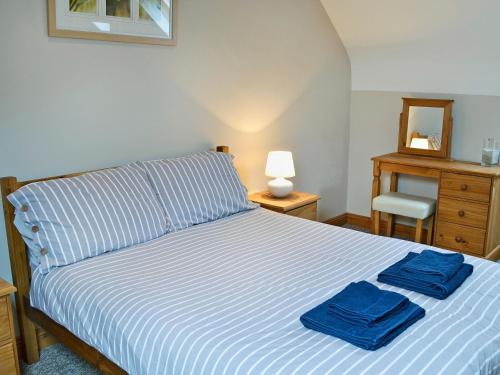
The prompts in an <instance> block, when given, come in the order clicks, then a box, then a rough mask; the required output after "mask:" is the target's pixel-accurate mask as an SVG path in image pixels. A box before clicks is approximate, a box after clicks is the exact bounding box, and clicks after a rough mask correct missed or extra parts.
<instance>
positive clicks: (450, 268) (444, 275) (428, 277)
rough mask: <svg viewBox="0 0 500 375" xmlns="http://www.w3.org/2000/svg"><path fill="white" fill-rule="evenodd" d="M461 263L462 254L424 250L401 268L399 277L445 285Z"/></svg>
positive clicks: (462, 261) (462, 259)
mask: <svg viewBox="0 0 500 375" xmlns="http://www.w3.org/2000/svg"><path fill="white" fill-rule="evenodd" d="M463 263H464V256H463V255H462V254H458V253H451V254H443V253H438V252H437V251H434V250H424V251H422V252H421V253H420V254H418V255H417V256H416V257H415V258H413V259H412V260H410V261H408V262H406V263H405V264H403V265H402V266H401V275H404V276H406V277H408V278H410V279H417V280H422V281H427V282H435V283H445V282H447V281H448V280H450V279H451V278H452V277H453V276H454V275H455V274H456V273H457V271H458V270H459V269H460V267H461V266H462V264H463Z"/></svg>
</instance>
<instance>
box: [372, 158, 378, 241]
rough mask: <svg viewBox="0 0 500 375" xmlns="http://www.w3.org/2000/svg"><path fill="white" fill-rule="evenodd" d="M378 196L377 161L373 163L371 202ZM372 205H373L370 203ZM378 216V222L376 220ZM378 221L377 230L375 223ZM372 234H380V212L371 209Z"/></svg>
mask: <svg viewBox="0 0 500 375" xmlns="http://www.w3.org/2000/svg"><path fill="white" fill-rule="evenodd" d="M379 195H380V162H379V161H378V160H374V161H373V183H372V202H373V198H375V197H378V196H379ZM372 204H373V203H372ZM377 216H378V220H376V218H377ZM377 221H378V224H377V228H376V225H375V224H376V222H377ZM371 226H372V233H373V234H379V232H380V212H377V211H374V210H373V209H372V222H371Z"/></svg>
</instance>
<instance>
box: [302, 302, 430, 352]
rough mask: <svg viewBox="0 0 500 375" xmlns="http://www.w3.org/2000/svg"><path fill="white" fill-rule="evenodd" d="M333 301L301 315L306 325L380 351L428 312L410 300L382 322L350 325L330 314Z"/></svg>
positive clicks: (368, 348)
mask: <svg viewBox="0 0 500 375" xmlns="http://www.w3.org/2000/svg"><path fill="white" fill-rule="evenodd" d="M330 303H331V300H327V301H325V302H323V303H322V304H321V305H319V306H316V307H315V308H313V309H312V310H310V311H308V312H306V313H305V314H304V315H302V316H301V317H300V321H301V322H302V324H303V325H304V327H306V328H309V329H312V330H315V331H318V332H321V333H325V334H327V335H331V336H335V337H338V338H339V339H342V340H345V341H347V342H350V343H351V344H353V345H356V346H358V347H360V348H363V349H366V350H377V349H378V348H380V347H382V346H385V345H387V344H389V343H390V342H391V341H392V340H394V338H396V337H397V336H398V335H399V334H401V333H402V332H403V331H404V330H405V329H406V328H408V327H409V326H411V325H412V324H413V323H415V322H416V321H417V320H419V319H421V318H423V317H424V315H425V310H424V309H423V308H421V307H420V306H418V305H416V304H414V303H412V302H409V303H408V305H407V307H406V308H405V309H400V310H399V311H398V312H396V313H395V314H394V315H393V316H391V317H390V318H387V322H386V323H385V324H383V325H377V326H373V327H364V326H361V325H357V324H350V323H347V322H346V321H344V320H340V319H338V318H336V317H335V316H333V315H331V314H329V313H328V311H329V310H330Z"/></svg>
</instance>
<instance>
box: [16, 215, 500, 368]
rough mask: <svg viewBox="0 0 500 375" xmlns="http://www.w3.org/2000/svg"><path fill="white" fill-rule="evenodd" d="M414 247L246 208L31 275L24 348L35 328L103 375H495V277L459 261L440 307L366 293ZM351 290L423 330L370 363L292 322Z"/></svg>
mask: <svg viewBox="0 0 500 375" xmlns="http://www.w3.org/2000/svg"><path fill="white" fill-rule="evenodd" d="M13 239H15V237H13V236H10V237H9V240H10V241H11V243H12V241H13ZM424 248H428V246H425V245H420V244H416V243H412V242H407V241H402V240H398V239H394V238H386V237H378V236H373V235H370V234H366V233H361V232H356V231H352V230H349V229H343V228H338V227H334V226H330V225H326V224H322V223H316V222H312V221H307V220H303V219H299V218H295V217H291V216H286V215H281V214H277V213H274V212H270V211H267V210H265V209H263V208H258V209H255V210H251V211H246V212H242V213H239V214H236V215H232V216H229V217H227V218H224V219H220V220H216V221H213V222H209V223H205V224H201V225H196V226H193V227H190V228H188V229H184V230H181V231H177V232H174V233H170V234H168V235H165V236H162V237H160V238H157V239H154V240H151V241H148V242H146V243H143V244H139V245H135V246H131V247H129V248H125V249H122V250H118V251H114V252H110V253H107V254H103V255H99V256H96V257H93V258H89V259H86V260H83V261H80V262H77V263H74V264H71V265H68V266H65V267H61V268H58V269H55V270H54V271H52V272H50V273H48V274H42V273H38V272H37V271H35V272H34V273H33V275H32V277H31V282H30V285H28V290H30V292H29V302H28V301H27V298H26V299H25V300H24V301H23V304H22V305H18V310H19V308H21V309H23V310H22V311H21V315H20V319H21V324H25V326H23V327H22V329H23V338H24V339H25V340H26V339H28V340H29V335H26V332H25V331H26V330H27V328H29V327H27V326H26V322H27V321H28V323H29V324H33V321H36V322H37V323H38V324H41V325H42V326H44V327H45V328H46V329H49V330H51V332H53V333H54V334H56V335H57V336H58V338H59V339H61V340H62V341H63V342H65V343H66V344H67V345H68V346H70V347H71V348H72V349H73V350H76V351H77V352H78V353H79V354H81V355H83V356H84V357H85V358H86V359H88V360H90V361H91V362H92V363H94V364H95V365H96V366H98V367H99V368H101V369H102V370H103V371H104V372H105V373H123V372H128V373H130V374H310V373H318V374H328V373H333V374H341V373H348V374H373V373H376V374H383V373H386V374H404V373H407V374H417V373H422V374H438V373H442V374H495V373H499V372H500V294H499V293H498V291H499V290H500V265H499V264H497V263H494V262H490V261H486V260H482V259H479V258H475V257H469V256H466V262H468V263H471V264H473V265H474V273H473V274H472V276H471V277H469V278H468V279H467V280H466V282H465V283H464V284H463V285H462V287H460V288H459V289H458V290H457V291H456V292H455V293H454V294H453V295H452V296H450V297H449V298H448V299H446V300H445V301H439V300H436V299H433V298H430V297H426V296H424V295H421V294H418V293H414V292H409V291H407V290H403V289H399V288H395V287H391V286H388V285H384V284H380V283H377V282H376V275H377V274H378V273H379V272H380V271H381V270H383V269H384V268H386V267H387V266H389V265H390V264H392V263H394V262H395V261H397V260H398V259H400V258H402V257H403V256H404V255H405V254H406V253H407V252H408V251H417V252H418V251H420V250H422V249H424ZM15 259H16V260H17V261H21V260H22V259H20V258H19V256H18V257H17V258H15ZM15 277H16V278H17V280H15V281H16V284H17V285H18V288H19V285H20V286H21V287H22V286H23V283H22V279H21V277H20V275H19V273H18V272H17V276H16V275H15ZM357 280H367V281H370V282H372V283H374V284H375V285H377V286H379V287H382V288H384V289H388V290H393V291H397V292H399V293H402V294H404V295H406V296H408V297H409V298H410V299H411V300H412V301H413V302H415V303H417V304H419V305H420V306H422V307H423V308H425V310H426V317H425V318H424V319H422V320H420V321H419V322H417V323H416V324H415V325H413V326H412V327H410V328H409V329H408V330H407V331H406V332H404V334H402V335H401V336H399V337H398V338H397V339H395V340H394V341H393V342H392V343H391V344H390V345H388V346H387V347H384V348H382V349H379V350H377V351H375V352H368V351H365V350H362V349H359V348H356V347H354V346H352V345H350V344H348V343H346V342H343V341H341V340H339V339H336V338H334V337H330V336H326V335H322V334H320V333H316V332H314V331H311V330H307V329H306V328H304V327H303V326H302V324H301V323H300V321H299V317H300V315H301V314H302V313H304V312H305V311H307V310H309V309H311V308H312V307H314V306H315V305H317V304H319V303H320V302H323V301H324V300H326V299H327V298H329V297H331V296H332V295H334V294H335V293H337V292H338V291H340V290H341V289H342V288H343V287H345V285H347V284H348V283H349V282H351V281H357ZM20 281H21V282H20ZM19 297H22V294H21V295H20V296H19ZM19 297H18V298H19ZM24 297H28V295H25V296H24ZM18 312H19V311H18ZM22 319H24V320H22ZM28 349H29V348H28Z"/></svg>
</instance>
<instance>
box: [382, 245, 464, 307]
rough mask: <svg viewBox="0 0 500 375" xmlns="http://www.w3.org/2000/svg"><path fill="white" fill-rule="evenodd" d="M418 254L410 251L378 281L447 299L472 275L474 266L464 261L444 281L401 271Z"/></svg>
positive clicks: (386, 270)
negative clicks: (415, 277)
mask: <svg viewBox="0 0 500 375" xmlns="http://www.w3.org/2000/svg"><path fill="white" fill-rule="evenodd" d="M416 256H418V254H417V253H408V255H406V256H405V257H404V258H403V259H401V260H400V261H399V262H396V263H394V264H393V265H392V266H390V267H388V268H387V269H385V270H384V271H382V272H381V273H380V274H379V275H378V279H377V280H378V281H380V282H381V283H386V284H390V285H394V286H397V287H400V288H404V289H408V290H413V291H415V292H418V293H422V294H425V295H427V296H431V297H434V298H437V299H445V298H447V297H448V296H449V295H450V294H452V293H453V292H454V291H455V290H456V289H457V288H458V287H459V286H460V285H462V283H463V282H464V281H465V279H467V277H469V276H470V274H471V273H472V270H473V268H474V267H473V266H472V265H470V264H467V263H463V264H462V265H461V266H460V268H459V269H458V271H457V272H456V273H455V274H454V275H453V276H452V277H451V279H449V280H448V281H446V282H444V283H436V282H426V281H422V280H417V279H414V278H409V277H408V276H406V275H403V274H402V273H401V267H402V266H403V265H404V264H406V263H407V262H409V261H410V260H412V259H413V258H415V257H416Z"/></svg>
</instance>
